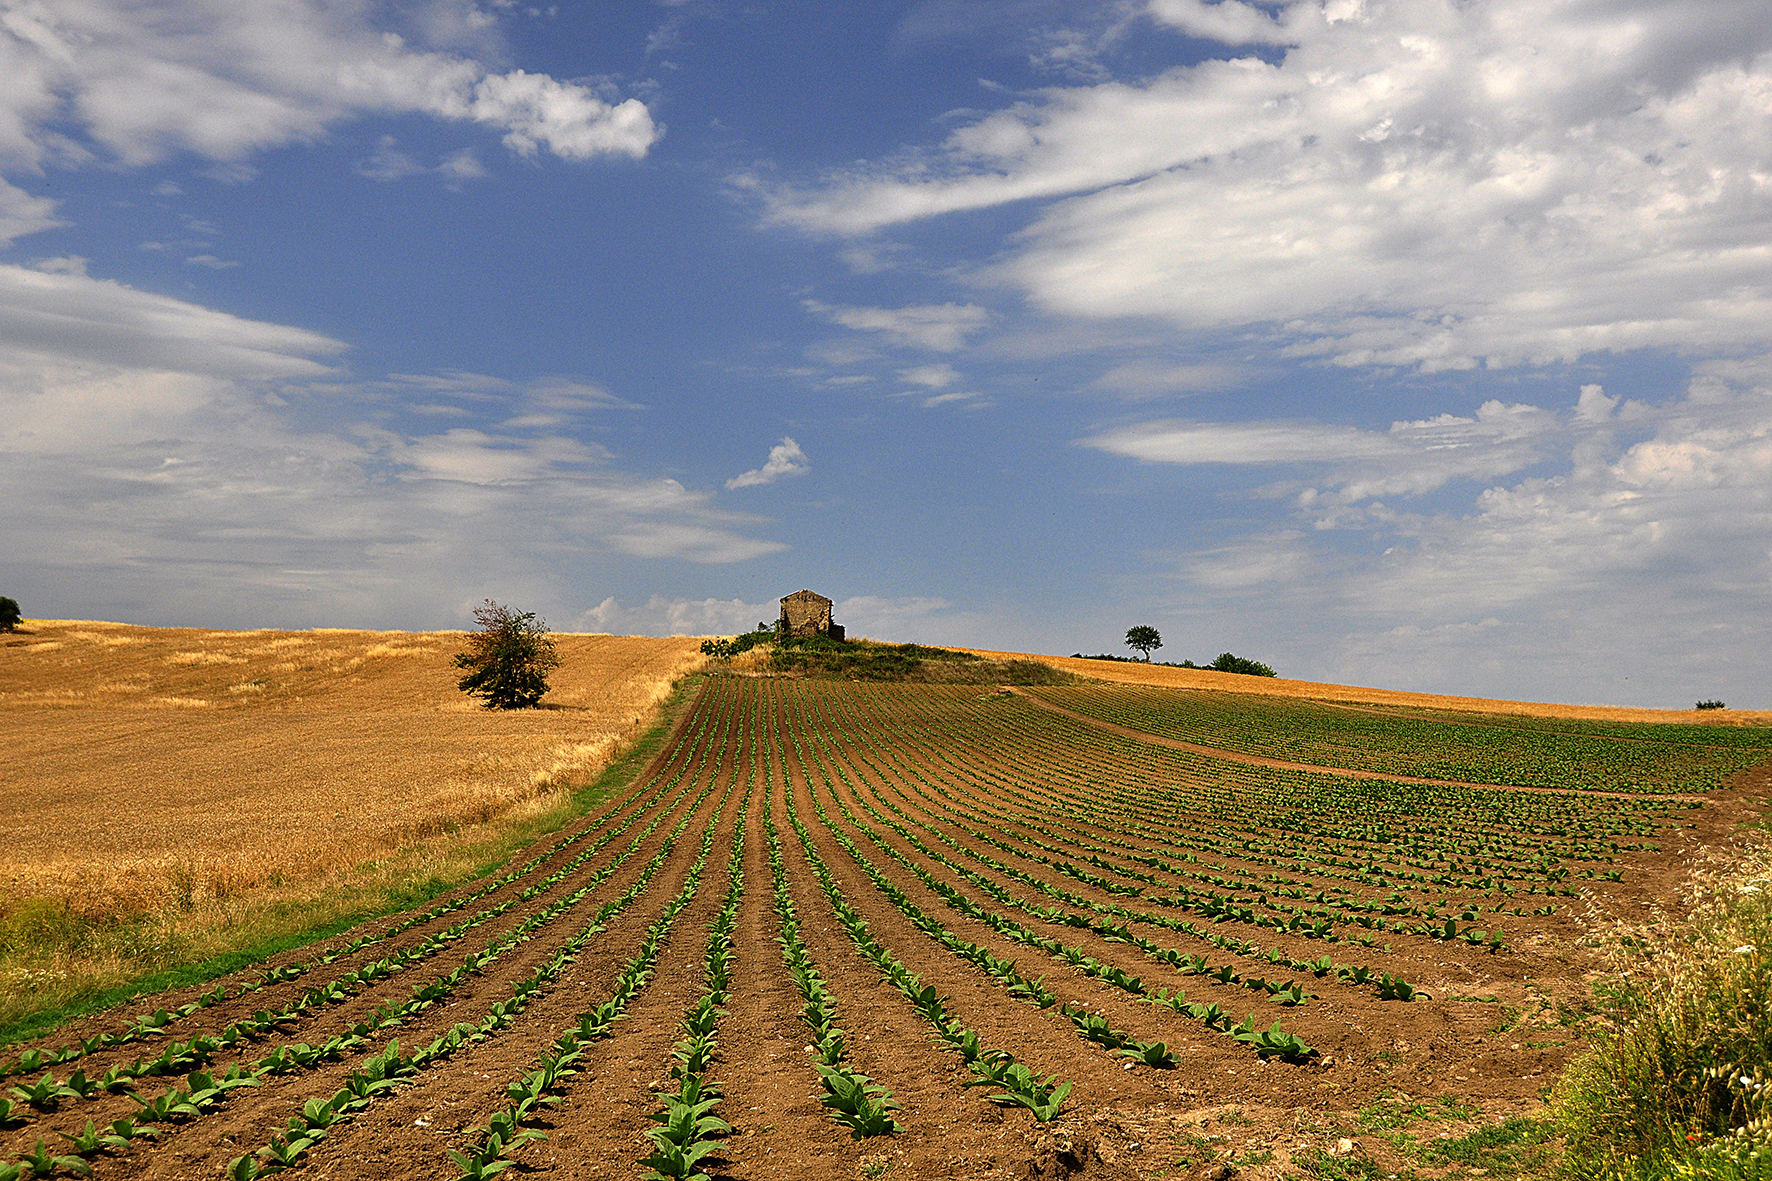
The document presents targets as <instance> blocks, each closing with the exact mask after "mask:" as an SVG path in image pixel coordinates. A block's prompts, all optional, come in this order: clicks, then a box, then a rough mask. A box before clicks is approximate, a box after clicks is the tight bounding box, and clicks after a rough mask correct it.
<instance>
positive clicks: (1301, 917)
mask: <svg viewBox="0 0 1772 1181" xmlns="http://www.w3.org/2000/svg"><path fill="white" fill-rule="evenodd" d="M864 738H867V739H868V744H869V745H870V746H872V747H873V748H874V749H875V750H876V751H879V752H880V753H881V754H882V756H883V757H887V758H891V759H892V761H893V763H894V764H895V767H896V768H897V769H898V770H899V771H900V772H902V773H903V774H905V775H908V776H909V777H910V779H911V781H912V782H913V783H914V784H917V783H920V784H922V785H924V786H927V787H930V788H932V789H933V790H935V791H936V792H937V793H938V794H940V795H941V796H942V797H943V798H944V799H946V800H947V801H949V806H948V807H947V808H945V809H944V810H946V811H948V812H950V813H952V814H953V815H954V817H955V819H954V823H956V824H957V825H958V826H959V827H961V828H962V829H964V830H965V831H967V832H968V833H970V834H971V835H972V836H974V837H976V838H977V839H979V840H981V841H984V842H986V843H988V844H990V845H993V846H995V847H997V848H999V849H1002V850H1004V851H1006V852H1009V853H1012V854H1014V855H1015V856H1018V857H1022V858H1024V859H1027V860H1031V861H1034V862H1036V863H1039V864H1043V865H1046V866H1048V867H1049V868H1051V869H1053V870H1055V871H1056V872H1058V873H1060V874H1063V875H1065V876H1068V877H1071V878H1074V879H1076V880H1078V881H1081V882H1084V883H1086V884H1089V885H1093V886H1095V887H1096V888H1098V889H1101V890H1104V891H1106V892H1108V893H1113V894H1118V895H1124V896H1142V892H1143V890H1144V888H1145V887H1142V886H1130V885H1126V884H1124V883H1121V882H1117V881H1114V880H1112V879H1110V878H1105V877H1103V876H1102V875H1100V874H1095V873H1091V872H1090V871H1088V870H1084V869H1082V868H1080V867H1079V866H1077V865H1075V864H1073V863H1072V862H1071V861H1069V860H1068V858H1069V857H1070V856H1072V854H1070V853H1068V852H1066V851H1065V850H1063V849H1060V848H1058V847H1057V846H1055V845H1052V844H1050V843H1047V842H1043V841H1040V840H1039V839H1037V838H1034V837H1029V836H1027V835H1026V834H1025V833H1021V832H1015V831H1012V830H1010V829H1008V828H1006V827H1004V826H1003V823H1002V822H1003V821H1004V820H1005V819H1006V818H1005V817H1003V816H1001V815H998V814H996V813H994V812H992V811H991V810H990V809H988V808H982V809H975V810H981V811H983V812H984V813H985V815H986V816H989V817H994V818H995V820H996V821H997V822H998V823H996V824H992V827H993V828H995V829H996V831H997V832H999V833H1001V834H1002V835H1003V836H1004V837H1011V838H1014V839H1015V840H1017V841H1019V842H1024V843H1026V844H1029V845H1032V846H1034V847H1036V848H1042V849H1045V850H1046V851H1047V852H1048V853H1051V854H1055V855H1056V856H1043V855H1041V854H1037V853H1030V852H1028V851H1027V850H1026V849H1024V848H1021V847H1019V846H1018V845H1013V844H1009V843H1006V842H1005V841H1003V840H1001V839H998V838H996V837H993V836H991V835H990V834H988V833H984V832H980V831H979V830H977V829H976V828H973V827H971V826H970V825H968V824H967V823H966V822H965V820H964V818H963V817H962V815H961V813H960V812H959V810H958V809H957V807H956V806H955V805H956V804H957V801H955V800H954V797H953V796H952V794H951V793H949V792H948V791H946V790H945V789H943V788H942V787H940V786H939V785H938V784H933V783H930V782H929V781H928V780H927V779H926V778H925V777H924V776H923V775H922V774H920V773H919V772H918V770H917V769H916V768H915V767H913V766H908V765H905V764H903V761H902V760H900V759H897V758H895V757H893V756H892V755H891V754H890V753H889V752H886V751H883V750H881V748H880V747H879V744H878V743H877V742H874V741H873V740H872V738H871V735H868V734H865V733H864ZM861 757H862V761H863V762H864V763H867V764H868V765H869V766H870V767H873V764H872V762H871V761H870V760H868V759H867V758H866V756H865V755H864V756H861ZM873 769H874V770H875V771H876V773H880V772H879V768H878V767H873ZM885 778H886V779H888V780H891V781H896V780H897V779H898V778H899V776H885ZM917 790H918V794H922V793H921V789H920V788H919V789H917ZM1061 794H1064V793H1061ZM1066 798H1067V799H1070V797H1069V796H1068V795H1067V796H1066ZM1071 802H1072V803H1073V804H1076V805H1077V806H1078V807H1079V808H1081V809H1082V810H1083V811H1084V812H1085V813H1087V812H1088V811H1089V809H1088V807H1087V805H1086V804H1083V803H1082V802H1081V801H1076V800H1072V801H1071ZM1009 819H1012V822H1013V823H1015V824H1018V825H1021V826H1024V827H1027V828H1032V829H1035V830H1036V831H1039V832H1042V833H1044V834H1046V835H1047V836H1053V837H1055V838H1056V834H1054V833H1052V831H1051V830H1050V829H1049V828H1047V827H1045V826H1044V825H1041V824H1039V823H1037V822H1035V821H1033V820H1029V819H1027V818H1024V817H1021V816H1016V817H1013V818H1009ZM1091 819H1093V820H1095V822H1096V823H1098V824H1105V822H1103V821H1101V820H1100V819H1099V818H1098V817H1094V816H1092V817H1091ZM981 822H982V823H986V824H990V823H991V821H990V820H989V819H986V820H983V821H981ZM1055 823H1061V824H1062V822H1055ZM1062 826H1063V827H1065V828H1067V829H1070V830H1071V831H1073V832H1077V833H1081V830H1079V829H1077V828H1076V827H1075V826H1073V825H1062ZM1110 827H1111V826H1110ZM1147 832H1148V829H1147ZM1056 839H1061V840H1067V843H1071V844H1078V845H1081V846H1082V847H1084V848H1091V847H1092V846H1090V845H1089V844H1088V842H1086V841H1081V840H1076V839H1067V838H1056ZM1117 843H1119V844H1126V842H1117ZM1128 847H1130V846H1128ZM1184 856H1185V857H1186V859H1188V860H1194V861H1197V860H1198V859H1197V858H1194V857H1192V855H1184ZM1083 860H1085V861H1087V862H1089V863H1090V864H1093V865H1095V866H1097V867H1098V868H1103V869H1107V870H1110V871H1111V872H1114V873H1117V874H1120V875H1122V876H1126V877H1130V878H1133V879H1134V880H1142V881H1144V882H1146V883H1147V884H1149V885H1160V884H1162V883H1160V882H1159V881H1158V879H1157V878H1155V877H1154V876H1153V875H1150V874H1145V873H1141V872H1139V871H1137V870H1132V869H1129V868H1127V867H1125V866H1121V865H1117V864H1115V863H1113V862H1110V861H1108V860H1106V859H1104V858H1102V857H1100V856H1098V855H1096V854H1095V853H1091V854H1090V855H1088V856H1087V857H1085V858H1083ZM1132 860H1135V861H1139V862H1141V863H1145V864H1153V865H1155V866H1156V867H1157V868H1161V869H1163V870H1165V871H1166V872H1169V873H1172V874H1176V875H1178V876H1184V877H1194V878H1199V879H1201V880H1206V881H1210V882H1214V883H1216V884H1223V885H1227V886H1248V885H1249V883H1241V882H1229V881H1227V880H1226V879H1222V878H1217V877H1214V876H1213V875H1209V874H1200V873H1197V872H1194V871H1188V870H1180V869H1177V868H1176V867H1175V866H1173V865H1170V864H1168V863H1166V862H1163V861H1161V859H1158V858H1155V857H1146V856H1137V855H1134V856H1133V857H1132ZM1171 888H1173V889H1177V890H1179V893H1178V894H1176V895H1172V896H1170V897H1166V898H1161V899H1152V901H1156V902H1158V903H1159V904H1160V905H1165V906H1178V907H1180V908H1182V909H1187V910H1195V911H1198V912H1200V913H1202V914H1204V915H1206V916H1207V917H1211V918H1214V919H1221V918H1234V919H1236V920H1237V921H1239V922H1248V923H1253V924H1256V925H1263V926H1266V925H1271V926H1273V927H1274V928H1275V929H1276V930H1278V931H1281V932H1288V933H1300V934H1302V935H1304V937H1306V938H1317V939H1324V940H1327V941H1329V942H1339V941H1343V940H1344V939H1345V940H1346V941H1349V942H1359V943H1362V944H1364V945H1366V946H1372V944H1373V940H1372V939H1371V937H1369V936H1359V935H1355V936H1351V937H1350V936H1338V935H1337V934H1336V933H1335V931H1334V924H1333V920H1332V918H1329V917H1324V914H1323V908H1321V907H1319V908H1318V909H1317V910H1315V911H1312V910H1308V909H1307V908H1304V907H1294V906H1290V905H1287V904H1283V903H1271V902H1269V901H1268V899H1267V898H1266V896H1265V894H1264V895H1263V897H1262V899H1261V902H1262V904H1263V905H1264V906H1268V907H1270V908H1272V909H1274V910H1276V911H1280V912H1282V913H1283V916H1284V917H1282V915H1281V914H1276V915H1273V916H1259V917H1258V916H1257V915H1256V914H1255V912H1254V911H1253V910H1246V911H1240V912H1232V911H1231V910H1230V909H1228V903H1227V900H1225V899H1223V897H1222V896H1220V895H1216V894H1212V895H1210V896H1204V901H1201V898H1202V894H1201V893H1200V892H1197V891H1194V890H1192V889H1191V888H1190V887H1187V886H1172V887H1171ZM1320 893H1321V892H1320V891H1319V894H1320ZM1322 900H1323V901H1327V900H1326V899H1322ZM1466 917H1468V918H1470V919H1475V918H1476V915H1475V914H1474V913H1473V914H1469V915H1468V916H1466ZM1364 925H1365V926H1366V927H1368V928H1372V927H1374V926H1376V924H1375V923H1371V922H1367V923H1365V924H1364ZM1387 926H1388V924H1387ZM1397 929H1398V930H1399V931H1402V930H1404V928H1403V927H1401V926H1399V927H1398V928H1397ZM1409 933H1420V934H1428V935H1429V936H1430V937H1436V938H1450V937H1452V936H1453V935H1459V937H1461V938H1463V939H1465V941H1467V942H1472V943H1482V942H1485V941H1488V942H1490V945H1491V950H1497V949H1499V947H1500V946H1501V941H1500V936H1499V933H1496V934H1495V935H1493V936H1491V935H1490V933H1489V932H1486V931H1465V932H1463V933H1460V932H1459V931H1458V929H1457V927H1456V926H1454V927H1453V928H1452V929H1451V931H1447V930H1446V929H1445V927H1444V924H1438V925H1436V926H1434V927H1433V928H1432V929H1431V930H1430V929H1426V928H1423V929H1419V930H1413V929H1412V930H1410V932H1409Z"/></svg>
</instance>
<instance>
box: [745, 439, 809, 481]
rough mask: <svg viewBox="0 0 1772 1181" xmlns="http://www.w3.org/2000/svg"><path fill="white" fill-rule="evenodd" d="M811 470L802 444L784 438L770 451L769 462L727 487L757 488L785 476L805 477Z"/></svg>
mask: <svg viewBox="0 0 1772 1181" xmlns="http://www.w3.org/2000/svg"><path fill="white" fill-rule="evenodd" d="M811 470H812V463H811V461H810V460H808V459H807V458H806V453H805V452H804V451H802V450H800V444H798V443H796V442H794V441H793V440H792V439H786V438H784V439H783V440H782V441H781V442H779V443H777V444H776V445H775V446H773V447H771V448H770V449H769V460H768V462H766V463H765V464H764V465H763V466H762V467H759V468H752V469H751V470H750V471H748V472H743V473H741V474H739V475H736V476H734V477H732V478H731V479H730V480H728V481H726V487H728V488H755V487H756V486H757V485H759V484H773V483H775V482H776V481H777V480H779V479H782V478H783V477H785V476H803V475H805V474H806V473H807V472H809V471H811Z"/></svg>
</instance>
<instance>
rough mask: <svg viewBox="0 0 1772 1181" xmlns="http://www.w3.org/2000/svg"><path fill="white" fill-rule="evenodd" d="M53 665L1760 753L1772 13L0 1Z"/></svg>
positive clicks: (1768, 578) (17, 376) (437, 0)
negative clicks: (863, 693) (730, 667)
mask: <svg viewBox="0 0 1772 1181" xmlns="http://www.w3.org/2000/svg"><path fill="white" fill-rule="evenodd" d="M0 78H4V79H5V82H4V84H0V487H4V489H5V511H4V513H3V514H0V593H3V594H7V595H10V596H12V597H14V598H16V599H18V600H19V602H20V604H21V605H22V607H23V609H24V612H25V614H26V615H27V616H32V615H36V616H54V617H61V618H69V617H86V618H108V619H119V620H127V621H131V622H140V623H153V624H196V625H211V626H228V627H236V626H239V627H244V626H283V627H307V626H316V625H347V626H375V627H410V628H434V627H452V626H462V625H463V624H465V623H466V622H467V621H468V619H469V612H470V609H471V606H472V605H473V604H474V603H475V602H477V601H478V600H479V599H480V598H482V597H484V596H488V595H490V596H492V597H494V598H498V599H500V600H504V601H508V602H514V603H516V604H517V605H519V606H522V607H525V608H531V609H536V610H539V611H541V612H542V613H543V614H544V615H545V616H546V617H547V618H548V620H549V621H550V622H551V623H552V624H553V625H554V626H555V627H556V628H559V629H573V630H609V631H623V632H649V633H665V632H672V631H687V632H720V631H731V630H736V629H739V628H742V627H746V626H748V625H751V624H753V623H755V622H757V621H758V620H759V619H761V618H764V617H773V615H774V612H775V608H774V605H773V601H774V600H775V599H776V598H777V597H779V596H780V595H782V594H784V593H786V592H788V591H791V590H795V589H798V588H800V587H802V586H806V587H812V588H814V589H817V590H820V591H822V592H823V593H825V594H828V595H830V596H831V597H832V598H834V599H836V600H837V601H838V604H839V607H838V612H837V618H838V619H839V621H842V622H844V623H846V624H847V625H848V626H849V627H850V629H851V632H852V633H862V634H869V635H874V636H878V637H881V638H891V639H917V640H922V641H931V642H954V643H967V644H973V645H979V646H991V647H1005V648H1017V649H1026V650H1036V651H1047V652H1062V653H1069V652H1072V651H1077V650H1082V651H1086V652H1095V651H1104V650H1105V651H1124V648H1123V646H1122V644H1121V642H1120V641H1121V637H1122V636H1123V635H1124V633H1125V630H1126V628H1127V627H1129V626H1131V625H1133V624H1138V623H1148V624H1151V625H1154V626H1156V627H1157V628H1158V629H1159V630H1160V631H1161V632H1162V634H1163V637H1164V641H1165V646H1164V647H1163V649H1162V650H1161V651H1160V652H1159V653H1158V657H1159V658H1160V659H1161V658H1168V659H1174V660H1179V659H1181V658H1183V657H1191V658H1193V659H1195V660H1206V659H1210V658H1211V657H1212V656H1214V655H1216V654H1217V653H1219V652H1221V651H1224V650H1227V649H1229V650H1232V651H1234V652H1236V653H1238V654H1239V655H1244V656H1250V657H1255V658H1258V659H1261V660H1265V661H1267V662H1268V663H1270V664H1272V665H1274V666H1275V667H1277V668H1278V669H1279V670H1280V671H1281V672H1282V673H1283V674H1285V675H1289V676H1298V677H1306V678H1313V679H1320V680H1337V681H1353V682H1359V683H1366V684H1373V685H1384V686H1393V687H1401V688H1416V689H1426V690H1435V691H1442V692H1459V693H1479V694H1485V695H1494V696H1508V697H1526V698H1536V699H1548V700H1572V701H1606V702H1617V703H1625V704H1643V705H1665V706H1690V705H1691V703H1692V702H1693V701H1694V700H1696V699H1698V698H1700V697H1707V698H1708V697H1717V698H1722V699H1725V700H1727V701H1728V702H1729V703H1730V704H1731V705H1737V706H1747V707H1758V708H1772V687H1769V680H1768V677H1767V675H1766V669H1767V667H1769V666H1772V643H1769V640H1772V622H1769V621H1772V0H1298V2H1295V3H1273V2H1265V0H1264V2H1244V0H1108V2H1101V3H1093V4H1092V3H1086V2H1084V0H1050V2H1049V0H902V2H893V0H866V2H854V3H851V2H840V0H828V2H820V3H809V2H804V0H803V2H801V3H796V4H782V3H776V2H774V0H743V2H738V0H732V2H727V0H680V2H663V3H659V2H653V0H597V2H595V3H592V2H590V0H559V2H557V3H546V4H540V5H534V6H532V5H531V4H529V3H527V2H526V0H408V2H405V3H394V4H383V3H377V2H376V0H0Z"/></svg>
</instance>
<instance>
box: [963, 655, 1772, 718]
mask: <svg viewBox="0 0 1772 1181" xmlns="http://www.w3.org/2000/svg"><path fill="white" fill-rule="evenodd" d="M963 651H967V652H972V653H975V654H977V655H979V656H984V657H987V658H989V659H992V660H1038V661H1040V662H1042V663H1044V664H1050V665H1052V666H1053V667H1055V668H1059V669H1063V670H1064V671H1065V672H1068V673H1074V674H1076V675H1077V676H1080V677H1089V678H1093V679H1094V680H1098V681H1113V682H1116V683H1118V684H1123V685H1154V686H1158V687H1161V688H1169V689H1216V690H1218V691H1220V692H1224V693H1257V694H1261V695H1264V696H1268V697H1306V698H1311V699H1314V700H1317V701H1340V702H1349V703H1356V704H1363V705H1388V706H1402V707H1407V708H1414V709H1434V710H1454V711H1458V712H1461V713H1489V714H1523V715H1526V716H1529V717H1541V718H1584V719H1589V720H1593V721H1606V722H1684V723H1688V724H1689V723H1693V722H1702V723H1705V724H1706V725H1717V726H1764V725H1772V710H1751V709H1720V710H1705V711H1699V710H1693V709H1641V708H1637V707H1633V706H1623V705H1563V704H1559V703H1555V702H1545V701H1504V700H1500V699H1493V698H1488V697H1453V696H1448V695H1445V694H1440V693H1412V692H1409V691H1407V690H1403V689H1368V688H1362V687H1360V686H1356V685H1335V684H1328V683H1325V682H1321V681H1295V680H1292V679H1290V678H1287V677H1251V676H1243V675H1241V674H1238V673H1223V672H1216V671H1214V670H1212V669H1209V668H1176V667H1173V666H1171V665H1166V664H1146V663H1144V662H1143V661H1118V660H1089V659H1086V658H1078V657H1074V656H1042V655H1038V654H1036V653H1031V652H998V651H995V650H993V649H988V648H966V649H963Z"/></svg>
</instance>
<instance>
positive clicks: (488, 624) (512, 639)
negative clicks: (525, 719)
mask: <svg viewBox="0 0 1772 1181" xmlns="http://www.w3.org/2000/svg"><path fill="white" fill-rule="evenodd" d="M474 622H475V623H478V624H479V625H480V630H479V631H477V632H472V633H470V634H469V635H468V650H467V651H466V652H458V653H456V656H455V667H456V668H465V669H467V670H468V675H467V676H465V677H463V678H462V679H461V680H460V681H457V682H456V688H458V689H460V690H461V691H462V692H463V693H468V694H472V695H473V696H475V697H483V698H485V706H486V708H487V709H534V708H535V707H536V706H538V705H540V704H541V698H542V694H544V693H546V692H547V691H548V674H549V673H550V672H552V671H554V670H555V669H556V668H559V667H560V658H559V656H557V655H555V653H554V641H552V640H550V639H548V625H547V623H546V622H544V621H542V620H539V619H537V618H536V617H535V612H533V611H517V610H514V609H513V608H510V607H505V606H502V605H500V604H498V603H495V602H493V601H492V600H491V599H487V600H486V601H485V602H484V603H483V604H482V605H480V606H479V607H476V608H474Z"/></svg>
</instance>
